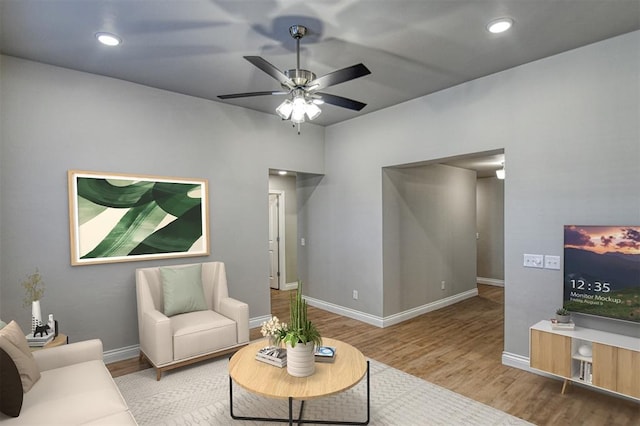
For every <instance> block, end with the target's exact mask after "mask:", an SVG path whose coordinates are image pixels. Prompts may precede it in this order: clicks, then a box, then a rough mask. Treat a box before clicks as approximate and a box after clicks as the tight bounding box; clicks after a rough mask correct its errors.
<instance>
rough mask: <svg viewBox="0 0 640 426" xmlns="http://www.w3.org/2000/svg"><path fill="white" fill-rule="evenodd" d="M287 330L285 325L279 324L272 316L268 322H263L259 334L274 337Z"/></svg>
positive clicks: (276, 318) (275, 317)
mask: <svg viewBox="0 0 640 426" xmlns="http://www.w3.org/2000/svg"><path fill="white" fill-rule="evenodd" d="M286 329H287V324H285V323H281V322H280V320H279V319H278V317H277V316H275V315H274V316H272V317H271V319H270V320H269V321H265V322H263V323H262V328H260V333H262V335H263V336H264V337H276V336H278V335H280V334H281V333H282V331H283V330H286Z"/></svg>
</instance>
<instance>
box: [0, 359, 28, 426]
mask: <svg viewBox="0 0 640 426" xmlns="http://www.w3.org/2000/svg"><path fill="white" fill-rule="evenodd" d="M23 395H24V392H23V391H22V381H21V380H20V373H18V368H17V367H16V364H15V363H14V362H13V360H12V359H11V357H10V356H9V354H7V353H6V352H5V351H4V350H2V349H0V413H4V414H6V415H7V416H11V417H18V415H19V414H20V408H22V396H23Z"/></svg>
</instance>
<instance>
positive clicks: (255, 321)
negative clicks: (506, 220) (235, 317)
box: [249, 315, 271, 328]
mask: <svg viewBox="0 0 640 426" xmlns="http://www.w3.org/2000/svg"><path fill="white" fill-rule="evenodd" d="M270 319H271V315H263V316H261V317H256V318H249V328H256V327H261V326H262V323H263V322H265V321H269V320H270Z"/></svg>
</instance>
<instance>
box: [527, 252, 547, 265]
mask: <svg viewBox="0 0 640 426" xmlns="http://www.w3.org/2000/svg"><path fill="white" fill-rule="evenodd" d="M524 266H526V267H527V268H544V256H543V255H541V254H526V253H525V255H524Z"/></svg>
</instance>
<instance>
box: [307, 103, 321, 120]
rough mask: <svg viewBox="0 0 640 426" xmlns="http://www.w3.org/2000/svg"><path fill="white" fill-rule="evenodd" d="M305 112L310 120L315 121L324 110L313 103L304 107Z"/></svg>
mask: <svg viewBox="0 0 640 426" xmlns="http://www.w3.org/2000/svg"><path fill="white" fill-rule="evenodd" d="M304 112H305V113H306V114H307V117H309V120H313V119H315V118H317V117H318V116H319V115H320V113H321V112H322V110H321V109H320V108H318V105H316V104H314V103H313V102H307V103H306V104H305V106H304Z"/></svg>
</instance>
